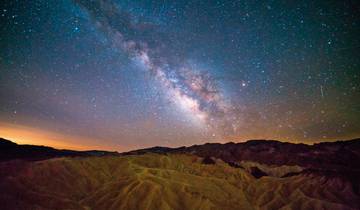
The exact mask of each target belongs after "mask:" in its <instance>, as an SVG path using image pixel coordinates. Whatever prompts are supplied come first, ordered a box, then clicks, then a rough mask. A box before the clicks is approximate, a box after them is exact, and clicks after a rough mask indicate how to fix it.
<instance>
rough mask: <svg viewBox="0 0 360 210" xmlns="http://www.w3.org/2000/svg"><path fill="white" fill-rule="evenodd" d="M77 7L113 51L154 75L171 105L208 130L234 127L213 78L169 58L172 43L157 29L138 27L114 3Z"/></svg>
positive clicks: (184, 60)
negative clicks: (132, 60)
mask: <svg viewBox="0 0 360 210" xmlns="http://www.w3.org/2000/svg"><path fill="white" fill-rule="evenodd" d="M78 3H79V4H80V5H82V6H83V7H84V8H85V9H86V10H87V11H88V12H89V13H90V14H91V17H92V18H93V19H94V24H95V25H96V26H97V27H98V28H99V29H100V30H102V31H104V32H105V33H106V35H107V36H109V37H110V39H111V41H112V43H113V45H114V47H118V48H120V49H122V50H124V51H125V52H127V53H128V54H129V55H131V56H132V57H133V59H134V60H138V61H140V62H141V63H142V64H143V65H144V66H145V68H146V69H148V70H149V71H151V73H152V75H153V76H154V77H156V79H157V80H158V81H160V82H161V85H162V86H163V88H165V89H166V90H167V91H168V94H169V96H170V98H171V100H172V101H174V102H175V103H176V104H177V105H179V106H181V107H183V108H184V109H186V111H188V112H189V113H190V114H191V115H194V116H195V117H196V118H198V120H199V121H201V122H202V123H205V124H206V125H207V126H208V127H210V126H211V127H212V128H215V129H216V130H217V128H218V127H219V126H222V127H225V128H226V127H229V126H231V123H229V122H228V121H227V118H228V115H229V112H230V110H229V105H228V104H227V103H226V102H225V101H224V99H223V96H222V95H221V93H220V92H219V90H218V88H217V87H216V84H215V82H214V80H213V79H212V77H211V76H209V75H207V74H204V73H199V72H196V70H195V69H193V68H192V67H191V65H189V63H187V62H186V59H179V58H176V55H171V54H169V53H170V52H171V50H170V49H169V48H171V46H169V45H170V43H166V42H164V41H163V39H164V35H163V34H160V33H157V31H156V26H151V27H150V26H147V25H146V23H142V22H136V23H135V21H134V20H133V18H132V17H131V16H130V14H128V13H126V12H124V11H121V9H120V8H119V7H117V6H116V5H115V4H114V3H112V2H111V1H107V0H99V1H90V2H89V1H78ZM134 35H135V36H134ZM154 40H156V41H154ZM170 61H171V62H170ZM226 130H229V129H226Z"/></svg>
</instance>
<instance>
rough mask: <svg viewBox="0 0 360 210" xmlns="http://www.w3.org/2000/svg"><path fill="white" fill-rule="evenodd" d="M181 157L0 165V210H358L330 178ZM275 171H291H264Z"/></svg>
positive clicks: (348, 189)
mask: <svg viewBox="0 0 360 210" xmlns="http://www.w3.org/2000/svg"><path fill="white" fill-rule="evenodd" d="M215 162H216V163H215V164H203V163H202V158H199V157H197V156H192V155H185V154H169V155H159V154H144V155H130V156H123V157H77V158H57V159H49V160H44V161H37V162H22V161H10V162H6V163H2V164H0V170H1V172H0V189H1V195H0V203H1V209H39V210H40V209H84V210H85V209H126V210H129V209H141V210H145V209H149V210H150V209H154V210H165V209H179V210H183V209H204V210H205V209H224V210H225V209H229V210H234V209H358V208H360V206H359V203H360V199H359V196H358V195H357V194H356V193H354V190H353V188H352V186H351V185H350V183H347V182H346V181H345V180H341V179H340V178H336V177H324V176H321V175H314V174H298V175H294V176H289V177H285V178H279V177H276V176H264V177H261V178H259V179H256V178H255V177H253V176H252V175H251V174H250V173H249V172H248V170H247V168H248V167H250V166H253V165H256V164H254V163H243V164H244V165H245V166H246V167H244V168H235V167H231V166H229V165H228V164H226V163H224V162H222V161H220V160H216V161H215ZM260 167H261V168H262V169H263V170H267V171H270V172H271V171H273V173H275V174H284V173H285V172H289V171H291V170H293V169H292V168H294V167H295V169H296V171H298V170H299V167H297V166H291V167H287V166H281V168H276V169H274V168H272V167H269V168H266V166H265V165H261V166H260Z"/></svg>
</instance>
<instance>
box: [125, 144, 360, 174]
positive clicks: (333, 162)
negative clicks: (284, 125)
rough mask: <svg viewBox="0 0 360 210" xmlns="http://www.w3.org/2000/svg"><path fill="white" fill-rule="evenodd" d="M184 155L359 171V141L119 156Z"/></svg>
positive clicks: (225, 146) (157, 150) (183, 149)
mask: <svg viewBox="0 0 360 210" xmlns="http://www.w3.org/2000/svg"><path fill="white" fill-rule="evenodd" d="M145 153H159V154H164V153H186V154H193V155H197V156H200V157H214V158H218V159H221V160H223V161H225V162H227V163H230V164H233V163H236V162H239V161H254V162H259V163H263V164H267V165H278V166H280V165H299V166H302V167H307V168H308V167H309V168H323V169H328V168H343V169H346V168H347V169H354V168H357V169H360V139H353V140H347V141H336V142H323V143H318V144H314V145H307V144H293V143H288V142H280V141H275V140H250V141H247V142H243V143H233V142H230V143H226V144H220V143H206V144H203V145H194V146H190V147H179V148H167V147H152V148H147V149H140V150H135V151H130V152H127V153H123V154H126V155H137V154H145Z"/></svg>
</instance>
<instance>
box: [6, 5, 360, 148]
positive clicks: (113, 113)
mask: <svg viewBox="0 0 360 210" xmlns="http://www.w3.org/2000/svg"><path fill="white" fill-rule="evenodd" d="M359 10H360V9H359V5H357V4H356V3H354V2H351V1H345V2H340V1H339V2H337V1H333V2H325V1H319V0H317V1H313V2H292V3H291V4H290V3H286V2H253V1H242V2H240V1H206V2H205V1H203V2H201V1H200V2H199V1H171V2H167V1H161V2H160V1H150V2H149V1H127V0H126V1H115V0H114V1H110V0H94V1H85V0H74V1H71V0H60V1H55V0H50V1H44V0H35V1H33V2H29V1H22V0H20V1H4V2H2V3H0V24H1V36H0V137H4V138H8V139H9V140H14V141H15V142H18V143H27V144H41V145H47V146H53V147H57V148H70V149H80V150H83V149H105V150H117V151H127V150H131V149H136V148H144V147H151V146H170V147H177V146H183V145H193V144H201V143H205V142H220V143H224V142H228V141H245V140H248V139H276V140H282V141H289V142H296V143H300V142H302V143H310V144H311V143H314V142H321V141H333V140H342V139H353V138H358V137H360V106H359V104H360V82H359V81H360V70H359V68H360V67H359V65H360V60H359V59H358V54H359V49H360V39H359V37H360V33H359V30H358V28H359V24H360V18H359V15H358V13H359Z"/></svg>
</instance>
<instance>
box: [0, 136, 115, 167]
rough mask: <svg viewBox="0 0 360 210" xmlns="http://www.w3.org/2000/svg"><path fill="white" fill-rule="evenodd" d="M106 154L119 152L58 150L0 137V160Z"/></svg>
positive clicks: (31, 159) (32, 159)
mask: <svg viewBox="0 0 360 210" xmlns="http://www.w3.org/2000/svg"><path fill="white" fill-rule="evenodd" d="M106 155H119V153H117V152H108V151H99V150H89V151H75V150H64V149H63V150H59V149H54V148H52V147H47V146H35V145H19V144H16V143H14V142H12V141H9V140H6V139H3V138H0V162H1V161H8V160H15V159H20V160H28V161H36V160H45V159H50V158H56V157H89V156H106Z"/></svg>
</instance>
